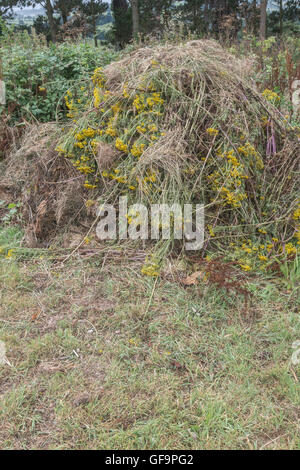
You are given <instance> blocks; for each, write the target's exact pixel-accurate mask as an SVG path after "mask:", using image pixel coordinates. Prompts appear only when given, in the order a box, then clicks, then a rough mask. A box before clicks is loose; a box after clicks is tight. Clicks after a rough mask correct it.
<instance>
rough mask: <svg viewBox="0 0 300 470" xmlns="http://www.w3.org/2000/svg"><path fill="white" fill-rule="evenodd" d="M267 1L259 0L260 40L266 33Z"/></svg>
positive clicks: (264, 37) (263, 38)
mask: <svg viewBox="0 0 300 470" xmlns="http://www.w3.org/2000/svg"><path fill="white" fill-rule="evenodd" d="M267 3H268V0H260V39H261V40H262V41H264V40H265V39H266V35H267Z"/></svg>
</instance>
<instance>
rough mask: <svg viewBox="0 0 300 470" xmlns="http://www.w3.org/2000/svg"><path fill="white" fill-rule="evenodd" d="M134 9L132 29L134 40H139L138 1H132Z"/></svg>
mask: <svg viewBox="0 0 300 470" xmlns="http://www.w3.org/2000/svg"><path fill="white" fill-rule="evenodd" d="M131 8H132V27H133V38H134V39H135V38H137V36H138V34H139V29H140V27H139V2H138V0H131Z"/></svg>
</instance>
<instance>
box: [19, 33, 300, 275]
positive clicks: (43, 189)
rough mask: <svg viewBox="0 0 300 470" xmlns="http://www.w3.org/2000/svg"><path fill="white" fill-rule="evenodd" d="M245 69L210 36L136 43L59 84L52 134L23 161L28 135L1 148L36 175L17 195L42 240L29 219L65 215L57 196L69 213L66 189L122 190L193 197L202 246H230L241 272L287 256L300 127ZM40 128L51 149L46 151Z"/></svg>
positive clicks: (294, 238)
mask: <svg viewBox="0 0 300 470" xmlns="http://www.w3.org/2000/svg"><path fill="white" fill-rule="evenodd" d="M99 65H101V64H99ZM252 75H253V74H252V64H251V61H249V60H246V59H245V60H240V59H238V58H236V57H234V56H232V55H230V54H229V53H228V52H227V51H226V50H225V49H223V48H222V47H221V46H220V45H218V44H217V43H216V42H214V41H192V42H188V43H185V44H180V45H170V44H169V45H162V46H155V47H153V48H150V47H147V48H145V47H144V48H140V49H138V50H136V51H134V52H132V53H130V54H128V55H126V56H125V57H124V58H123V59H122V60H121V61H119V62H115V63H112V64H110V65H109V66H107V67H106V68H104V69H101V68H99V69H96V70H95V73H94V75H93V77H92V79H91V80H89V81H88V82H87V84H86V86H85V87H77V88H76V89H75V88H74V89H73V90H70V91H69V92H68V93H67V96H66V104H67V107H68V108H69V117H70V123H69V125H67V126H65V129H64V130H63V131H62V136H60V137H59V138H58V129H57V128H56V127H55V126H53V127H51V128H49V129H48V131H47V130H44V131H43V130H42V128H41V129H40V130H39V136H40V137H38V136H37V135H36V136H35V142H37V144H38V147H39V151H38V152H37V151H35V150H34V152H33V153H34V155H35V156H36V157H34V158H33V160H32V161H31V162H30V159H29V157H30V153H31V151H29V148H30V145H31V142H30V140H31V137H30V135H27V136H26V139H25V141H24V143H23V146H22V148H21V149H20V150H19V151H18V153H17V156H16V155H14V156H13V157H11V158H12V160H15V159H18V158H19V157H18V155H19V156H20V155H22V157H23V158H24V156H25V155H27V157H26V161H27V162H30V165H28V163H27V166H26V167H27V169H28V170H29V174H34V175H35V176H36V178H35V179H36V180H37V183H38V187H39V190H35V189H34V187H35V182H34V181H32V182H30V184H29V186H30V185H32V188H31V189H30V192H29V193H28V194H30V195H28V196H27V200H26V199H25V203H26V204H25V205H27V207H28V213H30V211H31V213H32V214H35V216H33V215H30V216H27V220H28V221H30V220H31V219H32V221H31V222H30V224H31V227H33V230H34V232H35V236H37V237H39V238H42V237H43V229H42V228H41V227H40V226H39V224H38V223H37V221H39V219H40V217H41V214H43V213H44V212H45V214H46V213H47V214H49V211H50V207H51V208H52V209H51V211H52V212H53V214H54V216H53V217H52V220H53V223H54V226H53V230H55V227H57V226H59V225H61V224H63V223H65V222H66V220H67V218H68V214H69V213H68V211H67V210H65V208H66V207H67V206H68V204H66V200H70V201H72V204H71V208H72V209H71V212H72V215H73V216H74V207H75V208H76V207H77V208H78V210H79V206H80V204H79V205H78V206H77V205H76V200H77V199H76V198H78V199H80V201H81V202H82V198H85V199H93V200H97V199H98V198H99V197H101V201H106V202H115V201H116V199H117V198H118V196H120V195H124V194H126V195H127V196H128V198H129V202H143V203H147V204H150V203H160V202H164V203H174V202H179V203H180V204H184V203H202V204H204V205H205V209H206V224H207V226H206V229H207V230H206V241H205V249H206V250H208V249H210V248H212V247H214V246H215V247H217V246H219V244H220V243H222V244H223V246H224V245H225V246H229V244H231V247H233V246H234V248H230V250H231V252H232V253H233V252H234V253H235V254H234V256H235V257H236V259H238V261H239V263H240V265H241V267H242V268H243V269H245V270H250V269H252V268H253V267H254V265H255V264H259V265H260V266H261V267H262V268H263V269H265V268H266V266H267V265H268V262H269V261H270V258H271V257H272V256H274V257H276V256H283V257H286V256H296V254H297V249H298V248H297V244H299V242H300V228H299V214H298V212H299V208H298V205H299V200H298V187H299V163H300V151H299V150H300V139H299V132H300V128H299V127H297V123H296V124H295V121H294V120H293V119H287V118H285V117H284V116H282V114H281V112H280V97H278V96H277V94H276V93H274V92H273V91H272V90H265V92H264V93H262V90H261V91H259V90H258V89H257V87H256V84H255V81H254V79H253V78H251V77H252ZM46 129H47V128H46ZM33 132H35V131H33ZM49 135H50V136H51V139H50V140H51V141H52V142H55V141H56V142H58V153H56V152H55V145H54V144H53V145H52V147H50V148H47V146H48V145H49V144H48V138H49ZM42 136H44V138H45V145H43V144H42V142H43V139H42V138H41V137H42ZM39 154H40V155H39ZM41 175H42V179H41ZM26 179H27V182H25V180H26ZM21 180H22V177H21V179H20V178H19V181H21ZM23 181H24V182H25V186H24V187H26V188H28V176H26V178H25V179H23ZM41 181H43V182H42V183H40V182H41ZM80 187H81V190H82V191H84V192H83V193H80V189H79V188H80ZM58 188H59V189H58ZM81 194H83V195H81ZM75 195H76V197H75ZM62 201H63V203H62ZM62 207H63V208H64V209H60V208H62ZM45 216H46V215H45ZM30 217H31V219H30ZM130 219H131V223H135V219H134V216H133V217H130ZM168 243H169V245H170V246H172V245H173V240H171V241H168Z"/></svg>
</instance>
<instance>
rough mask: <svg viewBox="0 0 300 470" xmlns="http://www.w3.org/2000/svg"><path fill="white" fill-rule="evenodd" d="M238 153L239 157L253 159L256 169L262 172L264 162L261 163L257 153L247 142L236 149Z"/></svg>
mask: <svg viewBox="0 0 300 470" xmlns="http://www.w3.org/2000/svg"><path fill="white" fill-rule="evenodd" d="M238 152H239V153H240V154H241V155H244V156H245V157H247V158H252V159H254V161H255V164H256V168H257V169H258V170H263V169H264V167H265V165H264V162H263V161H262V158H261V157H260V155H259V154H258V153H257V151H256V150H255V148H254V147H253V145H251V144H250V143H249V142H247V143H246V144H245V145H243V146H241V147H239V148H238ZM252 163H253V162H252V161H251V162H250V164H252Z"/></svg>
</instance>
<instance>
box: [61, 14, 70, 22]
mask: <svg viewBox="0 0 300 470" xmlns="http://www.w3.org/2000/svg"><path fill="white" fill-rule="evenodd" d="M61 17H62V21H63V24H66V23H67V21H68V15H67V13H66V12H65V11H62V12H61Z"/></svg>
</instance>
